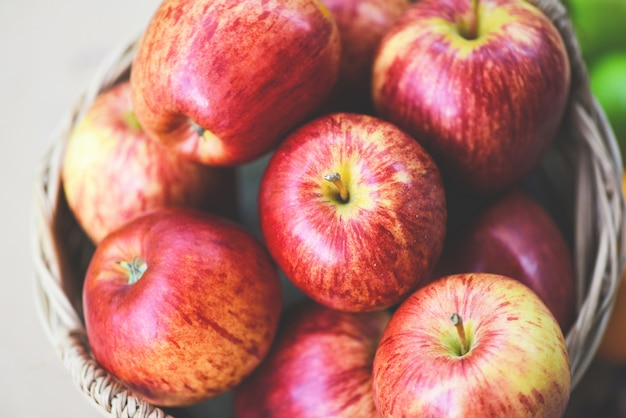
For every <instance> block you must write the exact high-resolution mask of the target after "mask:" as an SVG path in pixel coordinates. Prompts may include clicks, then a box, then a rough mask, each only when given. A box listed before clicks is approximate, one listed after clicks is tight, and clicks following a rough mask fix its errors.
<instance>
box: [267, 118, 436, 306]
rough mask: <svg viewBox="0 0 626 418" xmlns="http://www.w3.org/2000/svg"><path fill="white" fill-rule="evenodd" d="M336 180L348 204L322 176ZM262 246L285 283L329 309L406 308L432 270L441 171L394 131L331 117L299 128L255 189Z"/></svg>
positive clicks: (377, 123) (373, 122)
mask: <svg viewBox="0 0 626 418" xmlns="http://www.w3.org/2000/svg"><path fill="white" fill-rule="evenodd" d="M330 173H339V174H340V175H341V177H342V180H343V182H344V184H345V187H346V189H347V190H348V193H349V199H348V201H347V202H342V201H341V199H340V197H339V196H338V192H337V188H336V187H335V185H334V184H333V183H331V182H329V181H326V180H324V176H325V175H327V174H330ZM259 222H260V227H261V232H262V235H263V237H264V239H265V244H266V246H267V248H268V250H269V252H270V254H271V255H272V257H273V258H274V260H276V262H277V264H278V266H279V267H280V268H281V270H282V271H283V272H284V273H285V275H286V277H287V278H288V279H289V280H291V282H292V283H293V284H294V285H295V286H296V287H297V288H299V289H300V290H302V291H303V293H305V294H306V295H308V296H309V297H310V298H312V299H314V300H316V301H317V302H319V303H321V304H323V305H325V306H328V307H330V308H333V309H338V310H342V311H351V312H362V311H371V310H378V309H384V308H387V307H389V306H391V305H394V304H396V303H398V302H400V301H401V300H402V299H403V298H404V297H406V296H408V295H409V294H410V293H411V292H412V291H413V290H415V289H416V288H417V286H419V284H420V282H421V281H422V279H423V278H424V277H426V275H427V273H428V272H430V271H431V270H432V268H434V266H435V263H436V262H437V259H438V258H439V255H440V253H441V250H442V248H443V241H444V238H445V230H446V225H445V224H446V203H445V192H444V186H443V182H442V179H441V176H440V173H439V169H438V168H437V166H436V165H435V163H434V161H433V160H432V158H431V157H430V155H429V154H428V153H427V152H426V151H425V150H424V149H423V148H422V147H421V146H420V145H419V143H417V141H415V140H414V139H413V138H412V137H410V136H409V135H407V134H406V133H405V132H403V131H402V130H400V129H399V128H398V127H396V126H395V125H393V124H390V123H388V122H385V121H383V120H381V119H378V118H375V117H372V116H368V115H360V114H355V113H334V114H329V115H326V116H323V117H320V118H318V119H316V120H314V121H311V122H309V123H307V124H304V125H301V126H300V127H299V128H298V129H297V130H296V131H294V132H293V133H292V134H290V135H289V136H288V137H287V138H286V139H285V140H284V141H283V142H282V143H281V145H280V146H279V147H278V149H277V150H276V152H275V153H274V154H273V155H272V158H271V159H270V160H269V163H268V165H267V167H266V169H265V172H264V173H263V177H262V179H261V184H260V187H259Z"/></svg>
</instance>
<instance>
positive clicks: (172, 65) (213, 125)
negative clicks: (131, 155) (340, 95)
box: [131, 0, 340, 165]
mask: <svg viewBox="0 0 626 418" xmlns="http://www.w3.org/2000/svg"><path fill="white" fill-rule="evenodd" d="M339 56H340V41H339V32H338V30H337V25H336V23H335V21H334V19H333V17H332V15H331V13H330V12H329V11H328V9H327V8H326V7H325V6H324V5H323V4H322V3H321V2H319V1H317V0H265V1H260V0H244V1H242V0H200V1H198V0H195V1H194V0H165V1H163V2H162V3H161V4H160V6H159V7H158V9H157V10H156V12H155V14H154V15H153V16H152V18H151V20H150V22H149V24H148V26H147V28H146V30H145V31H144V33H143V36H142V38H141V40H140V42H139V45H138V48H137V54H136V56H135V60H134V63H133V66H132V70H131V84H132V87H133V102H134V103H135V107H136V112H137V118H138V119H139V121H140V122H141V125H142V126H143V127H144V129H145V130H146V131H147V132H148V134H149V135H150V136H152V137H154V138H159V139H160V140H162V141H163V142H164V143H165V144H167V145H168V146H169V147H171V148H172V149H174V150H176V152H180V153H182V154H184V155H185V156H187V157H189V158H191V159H194V160H196V161H200V162H202V163H207V164H218V165H235V164H241V163H245V162H249V161H252V160H254V159H256V158H257V157H260V156H261V155H263V154H265V153H266V152H268V151H270V150H271V149H272V148H273V147H275V146H276V145H277V144H278V142H279V141H280V140H281V139H282V138H283V136H284V135H286V134H287V132H288V131H290V130H291V129H293V128H294V127H295V126H296V125H298V124H299V123H301V122H302V121H303V120H304V119H306V118H308V117H309V116H310V115H311V114H312V113H313V112H314V111H315V110H317V108H318V107H319V106H320V105H321V104H322V102H323V101H324V100H325V98H326V96H327V95H328V94H329V92H330V90H331V89H332V87H333V85H334V83H335V81H336V79H337V73H338V68H339Z"/></svg>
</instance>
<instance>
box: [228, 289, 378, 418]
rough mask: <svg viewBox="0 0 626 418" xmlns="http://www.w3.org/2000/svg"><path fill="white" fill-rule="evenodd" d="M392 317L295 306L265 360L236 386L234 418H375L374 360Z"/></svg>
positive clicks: (306, 303)
mask: <svg viewBox="0 0 626 418" xmlns="http://www.w3.org/2000/svg"><path fill="white" fill-rule="evenodd" d="M389 316H390V315H389V313H388V312H387V311H385V310H381V311H374V312H361V313H352V312H340V311H337V310H334V309H329V308H327V307H324V306H323V305H319V304H317V303H315V302H313V301H311V300H310V299H309V300H305V301H304V302H303V303H301V304H298V305H294V306H293V307H291V308H290V310H289V311H287V312H286V313H285V315H284V323H283V324H282V325H281V327H280V328H279V331H278V334H277V336H276V340H275V343H274V345H273V347H272V349H271V351H270V352H269V354H268V355H267V356H266V358H265V360H264V361H263V363H261V365H260V366H259V368H257V369H256V370H255V371H254V372H253V373H252V375H250V377H248V378H247V379H246V380H244V381H243V383H242V384H240V385H239V386H237V387H236V388H235V389H234V407H235V416H236V417H237V418H261V417H264V418H270V417H271V418H283V417H284V418H293V417H299V418H305V417H326V418H339V417H345V418H353V417H359V418H368V417H371V418H377V417H378V413H377V412H376V408H375V406H374V399H373V397H372V362H373V360H374V353H375V351H376V347H377V346H378V340H379V339H380V336H381V334H382V332H383V329H384V328H385V326H386V324H387V322H388V321H389Z"/></svg>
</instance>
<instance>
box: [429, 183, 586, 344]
mask: <svg viewBox="0 0 626 418" xmlns="http://www.w3.org/2000/svg"><path fill="white" fill-rule="evenodd" d="M467 272H476V273H478V272H484V273H495V274H501V275H505V276H509V277H512V278H514V279H516V280H519V281H520V282H522V283H524V284H525V285H527V286H528V287H530V288H531V289H532V290H534V291H535V292H536V293H537V295H538V296H539V297H540V298H541V300H542V301H543V302H544V303H545V304H546V306H547V307H548V309H550V311H551V312H552V314H553V315H554V316H555V318H556V320H557V322H558V323H559V325H560V326H561V330H562V331H563V333H567V331H568V330H569V328H570V326H571V325H572V323H573V321H574V319H575V309H576V296H575V287H576V286H575V279H574V261H573V258H572V254H571V251H570V248H569V246H568V243H567V241H566V240H565V237H564V235H563V233H562V232H561V230H560V229H559V227H558V226H557V225H556V223H555V222H554V220H553V219H552V217H551V216H550V215H549V214H548V212H547V211H546V210H545V209H544V208H543V207H542V206H541V205H540V204H539V203H538V202H537V201H535V200H534V198H532V197H531V196H530V195H528V194H527V193H525V192H523V191H520V190H515V191H512V192H510V193H507V194H505V195H503V196H501V197H500V198H498V199H497V200H494V201H493V202H491V203H490V204H489V206H487V207H486V208H484V209H483V210H482V211H481V212H480V213H479V214H478V215H476V217H475V218H474V219H472V220H471V221H470V222H469V223H468V224H467V225H465V227H464V228H462V229H461V230H460V231H459V232H458V233H457V234H455V235H454V237H453V238H452V239H451V242H450V243H449V244H446V248H445V249H444V251H443V254H442V256H441V257H440V259H439V262H438V263H437V267H436V268H435V272H434V274H433V277H435V278H436V277H440V276H447V275H449V274H455V273H467Z"/></svg>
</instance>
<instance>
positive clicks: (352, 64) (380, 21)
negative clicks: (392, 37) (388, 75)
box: [323, 0, 411, 114]
mask: <svg viewBox="0 0 626 418" xmlns="http://www.w3.org/2000/svg"><path fill="white" fill-rule="evenodd" d="M323 2H324V4H325V5H326V6H327V7H328V9H329V10H330V11H331V13H332V14H333V17H334V18H335V22H337V28H338V29H339V35H340V38H341V58H340V61H339V76H338V79H337V83H336V84H335V87H334V89H333V91H332V92H331V95H330V96H329V98H328V99H327V101H326V106H324V107H323V109H324V110H325V111H326V112H331V111H358V112H367V113H370V114H371V113H373V105H372V103H371V102H372V97H371V96H372V93H371V90H372V87H371V85H372V64H373V61H374V55H375V54H376V50H377V49H378V45H379V44H380V40H381V39H382V37H383V36H384V35H385V33H386V32H387V31H388V30H389V29H390V28H391V26H392V25H393V23H394V22H395V21H396V19H398V17H400V15H401V14H402V13H403V12H404V11H405V10H406V9H407V8H408V7H409V5H410V4H411V3H410V1H409V0H323Z"/></svg>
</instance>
